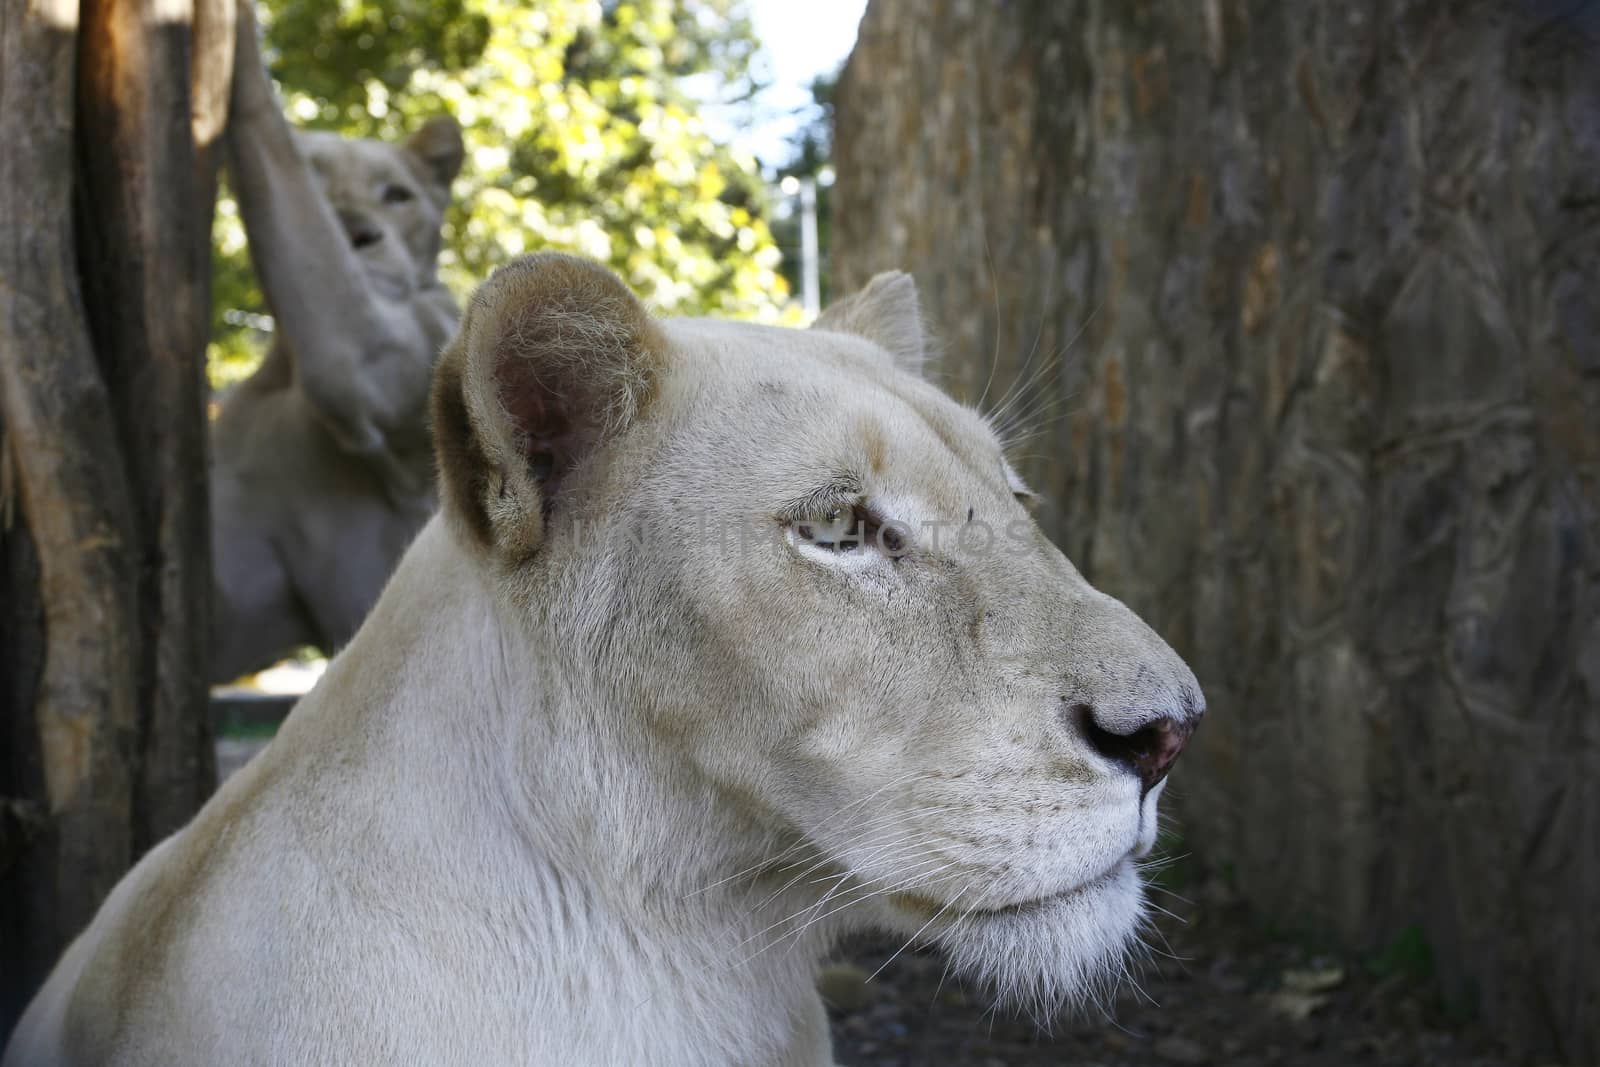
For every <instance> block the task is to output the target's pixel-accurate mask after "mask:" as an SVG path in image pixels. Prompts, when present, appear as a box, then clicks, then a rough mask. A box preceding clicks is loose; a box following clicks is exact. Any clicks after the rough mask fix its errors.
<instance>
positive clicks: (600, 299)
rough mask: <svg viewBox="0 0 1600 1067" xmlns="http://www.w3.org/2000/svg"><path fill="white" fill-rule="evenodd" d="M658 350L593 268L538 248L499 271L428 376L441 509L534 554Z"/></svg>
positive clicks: (494, 541)
mask: <svg viewBox="0 0 1600 1067" xmlns="http://www.w3.org/2000/svg"><path fill="white" fill-rule="evenodd" d="M661 346H662V342H661V341H660V339H659V335H658V332H657V327H656V325H655V323H654V322H653V321H652V320H651V318H650V316H649V314H648V313H647V312H646V311H645V309H644V306H643V305H642V304H640V303H639V301H638V299H637V298H636V297H634V295H633V294H632V293H631V292H629V291H628V289H627V287H626V286H624V285H623V284H622V281H621V280H620V279H619V278H617V276H616V275H614V274H612V273H611V272H610V271H608V270H606V269H605V268H604V267H601V266H599V265H598V264H595V263H591V262H589V261H588V260H584V259H579V258H577V257H575V256H567V255H560V254H557V253H540V254H537V255H532V256H524V257H522V258H521V259H517V260H514V261H512V262H511V263H509V264H507V265H506V266H504V267H501V268H500V269H499V270H497V271H495V273H494V275H493V276H492V277H491V278H490V279H489V280H488V281H487V282H485V283H484V284H483V285H482V286H481V287H479V289H478V291H477V293H476V294H474V296H473V298H472V302H471V304H470V306H469V307H468V309H467V314H466V317H465V319H464V320H463V322H462V324H461V331H460V333H459V334H458V335H457V337H456V339H455V341H454V342H453V343H452V344H451V346H450V348H449V349H448V350H447V351H446V352H445V354H444V356H443V358H442V359H441V360H440V362H439V368H438V371H437V372H436V376H435V380H434V389H433V420H434V446H435V449H436V451H437V453H438V457H439V480H440V487H441V491H442V494H443V497H444V506H445V507H446V508H447V509H448V510H450V511H452V512H454V513H455V515H456V516H457V517H458V518H459V519H460V520H462V521H464V523H465V526H466V528H467V530H468V531H469V532H470V533H471V534H472V535H473V536H474V537H475V538H476V539H478V540H479V541H480V542H482V543H484V544H485V545H486V546H487V547H492V548H495V549H496V550H497V551H500V552H503V553H504V554H506V555H508V556H509V557H511V558H512V559H513V560H515V559H520V558H525V557H526V556H527V555H529V554H531V553H532V552H534V551H535V550H537V549H538V547H539V546H540V545H541V544H542V543H543V541H544V537H545V525H546V521H547V519H548V518H549V516H550V514H551V513H552V511H554V510H556V509H557V507H558V506H559V503H560V496H561V493H562V490H563V488H564V486H565V484H566V479H567V476H568V475H569V474H570V473H571V472H572V470H573V469H574V468H575V467H577V466H578V464H580V463H581V462H582V461H583V460H584V459H585V458H586V457H587V456H589V455H590V454H591V453H593V452H594V451H595V449H596V448H598V447H599V446H600V445H601V444H602V443H603V442H604V441H605V440H607V439H608V438H610V437H613V436H614V435H616V434H617V433H619V432H620V431H621V430H622V429H624V428H625V427H626V426H627V425H628V424H629V423H631V422H632V421H633V420H634V418H636V417H637V415H638V413H639V411H640V409H641V408H642V407H643V406H644V404H645V403H646V402H647V400H648V399H649V396H650V394H651V392H652V391H653V389H654V384H655V380H656V368H657V366H658V360H659V353H660V351H661Z"/></svg>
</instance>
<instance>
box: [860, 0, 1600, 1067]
mask: <svg viewBox="0 0 1600 1067" xmlns="http://www.w3.org/2000/svg"><path fill="white" fill-rule="evenodd" d="M1597 34H1600V14H1597V12H1596V5H1592V4H1591V5H1582V4H1579V5H1571V4H1558V3H1554V2H1548V3H1547V2H1540V0H1528V2H1524V3H1518V4H1487V3H1474V2H1468V0H1450V2H1443V3H1440V2H1435V0H1365V2H1362V3H1356V4H1347V5H1335V4H1323V3H1315V2H1312V0H1204V2H1196V3H1193V4H1152V3H1126V4H1117V3H1107V2H1104V0H1100V2H1090V0H1081V2H1060V0H1019V2H1013V3H1007V4H998V3H988V2H978V0H926V2H925V0H872V2H871V4H870V6H869V8H868V11H867V15H866V18H865V20H864V21H863V24H862V34H861V40H860V43H859V44H858V46H857V48H856V51H855V54H854V55H853V56H852V58H851V61H850V63H849V66H848V68H847V70H846V72H845V75H844V77H843V79H842V82H841V85H840V88H839V91H838V103H837V106H838V128H837V142H836V159H837V165H838V171H839V182H838V185H837V186H836V188H835V201H834V204H835V220H834V226H835V229H834V252H833V254H834V269H835V272H836V277H837V278H838V279H839V281H840V288H841V291H848V290H849V289H851V288H853V287H855V286H859V285H860V284H861V283H862V282H863V281H864V280H865V279H866V278H867V277H868V276H869V275H870V274H871V273H872V272H874V271H876V270H880V269H886V268H889V267H905V268H907V269H911V270H913V271H914V272H915V273H916V276H917V278H918V281H919V283H920V285H921V287H922V290H923V293H924V297H925V300H926V302H927V304H928V305H929V307H930V309H931V310H932V312H933V315H934V318H935V320H936V325H937V327H938V328H939V330H940V332H941V333H942V336H943V339H944V345H945V350H946V354H945V356H944V359H943V361H942V366H941V368H940V369H941V370H942V372H943V374H944V376H945V378H946V379H947V380H948V382H949V384H950V385H951V386H952V388H953V389H954V390H955V391H957V392H958V393H965V394H966V395H967V396H968V397H969V398H970V399H973V400H976V399H978V397H979V396H980V394H982V393H983V392H984V390H985V383H986V382H987V381H988V379H989V377H990V374H991V364H993V365H994V368H995V369H994V383H993V386H992V388H991V389H990V401H989V406H993V403H992V400H993V396H994V394H995V393H1003V392H1004V391H1005V389H1006V387H1007V386H1009V385H1010V384H1011V383H1012V382H1013V381H1015V380H1016V379H1018V378H1019V377H1027V376H1028V375H1036V376H1037V378H1036V381H1035V384H1034V388H1033V389H1032V392H1033V393H1034V394H1035V396H1037V397H1038V398H1040V399H1039V400H1038V401H1036V402H1035V403H1036V404H1037V405H1040V406H1037V407H1036V408H1035V409H1034V412H1033V413H1034V414H1035V415H1037V416H1038V418H1037V419H1036V420H1035V421H1036V422H1038V424H1039V425H1038V435H1037V436H1036V437H1034V438H1033V439H1031V440H1030V441H1028V443H1027V444H1025V445H1021V446H1019V447H1018V449H1017V451H1018V452H1020V453H1021V454H1023V455H1025V456H1027V457H1029V458H1028V460H1027V464H1026V466H1027V470H1028V473H1029V474H1030V475H1031V478H1032V480H1033V481H1035V482H1036V483H1038V484H1039V485H1040V486H1041V487H1042V488H1044V489H1045V490H1046V491H1047V492H1048V493H1049V494H1050V495H1051V496H1052V497H1053V500H1054V506H1053V508H1051V509H1050V510H1049V511H1048V512H1047V513H1046V521H1047V523H1048V524H1049V525H1050V527H1051V529H1052V532H1053V533H1054V535H1055V536H1056V538H1057V541H1058V543H1060V544H1061V545H1062V547H1063V548H1064V549H1065V550H1066V551H1067V552H1068V554H1069V555H1071V556H1072V557H1073V558H1074V559H1075V560H1076V561H1077V562H1078V563H1079V564H1080V566H1082V567H1083V568H1084V569H1085V570H1086V571H1087V572H1088V574H1089V576H1090V577H1091V578H1092V579H1093V580H1094V581H1096V582H1097V583H1098V584H1100V585H1101V586H1102V587H1103V588H1106V589H1107V590H1109V591H1111V592H1113V593H1115V594H1116V595H1118V596H1121V597H1123V598H1124V599H1126V600H1127V601H1128V602H1129V603H1130V604H1131V605H1132V606H1133V607H1135V608H1136V609H1137V610H1139V611H1140V612H1141V613H1143V614H1144V615H1145V616H1146V617H1147V618H1149V619H1150V620H1151V621H1152V623H1153V624H1154V625H1155V626H1156V628H1157V629H1159V630H1160V631H1162V632H1163V633H1164V634H1165V635H1167V636H1168V637H1169V639H1171V640H1172V641H1173V642H1174V644H1175V645H1176V646H1177V647H1178V648H1179V649H1180V651H1182V652H1183V653H1184V654H1185V655H1186V656H1187V657H1188V658H1189V659H1190V661H1191V662H1192V663H1193V665H1194V666H1195V668H1196V671H1197V673H1198V674H1199V676H1200V679H1201V681H1202V683H1203V684H1204V685H1205V688H1206V691H1207V694H1208V696H1209V698H1210V702H1211V706H1212V708H1213V713H1212V715H1211V718H1210V720H1209V721H1208V722H1207V724H1206V726H1205V728H1204V729H1203V730H1202V731H1201V733H1200V735H1199V738H1198V740H1197V742H1196V750H1195V752H1194V753H1193V755H1192V756H1190V757H1186V759H1185V765H1184V766H1182V767H1181V768H1180V773H1179V775H1178V780H1177V782H1176V790H1177V791H1178V792H1179V794H1180V796H1179V800H1180V803H1181V806H1182V818H1183V825H1184V828H1185V833H1186V836H1187V838H1188V839H1189V840H1188V842H1187V847H1192V848H1193V849H1194V850H1196V851H1197V852H1199V853H1200V854H1202V855H1203V856H1206V857H1208V858H1209V859H1210V860H1211V861H1213V863H1214V864H1216V865H1218V866H1219V867H1222V868H1223V869H1226V870H1231V871H1232V872H1233V873H1234V876H1235V877H1236V879H1237V882H1238V885H1239V888H1240V889H1241V890H1242V891H1243V892H1244V893H1245V894H1247V895H1248V896H1249V897H1250V898H1252V899H1253V900H1254V901H1255V902H1256V903H1258V904H1259V905H1260V906H1261V907H1262V908H1263V909H1265V910H1266V911H1268V912H1269V913H1273V914H1275V915H1276V916H1277V918H1278V919H1279V920H1280V921H1282V922H1284V923H1286V924H1288V925H1292V926H1294V927H1296V928H1301V929H1306V930H1310V931H1318V932H1323V933H1334V934H1337V935H1339V936H1341V937H1343V938H1344V939H1345V941H1346V943H1348V944H1350V945H1351V946H1353V947H1358V948H1376V947H1379V946H1382V945H1384V944H1385V943H1387V942H1388V941H1389V940H1390V939H1392V938H1394V937H1396V936H1398V935H1400V934H1402V933H1403V932H1404V931H1406V930H1407V929H1408V928H1412V927H1416V928H1418V929H1420V930H1421V931H1422V932H1423V933H1424V934H1425V936H1426V939H1427V942H1428V944H1429V945H1431V948H1432V952H1433V956H1434V960H1435V963H1436V965H1437V968H1438V970H1439V973H1440V975H1441V977H1442V979H1443V980H1444V982H1445V985H1446V988H1447V990H1448V991H1449V992H1450V994H1451V995H1452V996H1454V997H1456V998H1458V999H1460V1000H1463V1001H1468V1002H1472V1003H1475V1004H1477V1005H1478V1006H1479V1007H1480V1008H1481V1009H1482V1010H1483V1011H1484V1012H1485V1013H1486V1014H1487V1016H1488V1019H1489V1021H1490V1022H1491V1023H1492V1024H1493V1025H1494V1026H1495V1027H1496V1029H1497V1030H1500V1031H1502V1032H1504V1033H1506V1034H1507V1036H1508V1037H1512V1038H1514V1039H1516V1040H1518V1041H1520V1042H1521V1043H1523V1044H1525V1045H1527V1046H1529V1047H1533V1048H1545V1049H1551V1050H1554V1051H1557V1052H1559V1053H1561V1054H1563V1055H1565V1056H1566V1057H1567V1058H1568V1059H1570V1060H1573V1061H1584V1062H1586V1061H1587V1060H1588V1059H1591V1058H1594V1057H1595V1056H1596V1055H1597V1054H1600V969H1597V968H1595V967H1594V965H1593V955H1594V950H1595V947H1596V946H1597V945H1600V918H1597V916H1600V911H1597V910H1596V909H1595V908H1594V906H1593V902H1594V900H1595V899H1597V898H1600V849H1596V847H1595V842H1596V841H1597V840H1600V417H1597V415H1596V412H1600V320H1597V316H1596V302H1595V296H1594V293H1595V279H1596V277H1600V43H1597V39H1596V38H1597ZM1063 350H1064V352H1065V354H1064V355H1063V356H1062V357H1061V358H1060V360H1059V362H1054V363H1052V362H1051V357H1053V356H1054V355H1056V354H1057V353H1061V352H1063Z"/></svg>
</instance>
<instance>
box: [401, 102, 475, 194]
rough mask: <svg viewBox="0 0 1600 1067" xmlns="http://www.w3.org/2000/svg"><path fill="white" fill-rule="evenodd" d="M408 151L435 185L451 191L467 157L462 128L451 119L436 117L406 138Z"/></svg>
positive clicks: (446, 116) (442, 116)
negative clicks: (451, 185) (451, 186)
mask: <svg viewBox="0 0 1600 1067" xmlns="http://www.w3.org/2000/svg"><path fill="white" fill-rule="evenodd" d="M406 151H407V152H410V153H411V154H412V155H413V156H415V157H416V159H417V161H418V162H419V163H421V164H422V169H423V172H424V173H425V174H427V176H428V177H429V178H430V179H431V180H432V181H433V182H435V183H436V184H438V185H440V186H442V187H443V188H444V189H445V190H446V191H448V190H449V188H450V183H451V182H453V181H455V177H456V175H457V174H459V173H461V161H462V160H463V159H465V158H466V154H467V146H466V144H465V142H463V141H462V139H461V124H460V123H459V122H457V121H456V120H455V119H454V118H452V117H450V116H449V115H436V116H434V117H433V118H431V119H429V120H428V121H427V122H424V123H423V124H422V128H421V129H420V130H418V131H417V132H416V133H413V134H412V135H411V136H410V137H407V138H406Z"/></svg>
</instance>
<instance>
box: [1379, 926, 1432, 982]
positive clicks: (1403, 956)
mask: <svg viewBox="0 0 1600 1067" xmlns="http://www.w3.org/2000/svg"><path fill="white" fill-rule="evenodd" d="M1367 969H1368V970H1369V971H1371V972H1372V973H1373V974H1375V975H1377V976H1378V977H1380V978H1383V977H1388V976H1389V975H1392V974H1401V975H1404V976H1405V977H1407V978H1410V979H1411V980H1413V981H1419V982H1420V981H1426V980H1427V979H1430V978H1432V977H1433V946H1432V945H1431V944H1430V943H1429V942H1428V935H1427V934H1425V933H1423V931H1422V927H1420V926H1408V927H1406V928H1405V929H1404V930H1401V931H1400V932H1399V933H1398V934H1396V935H1395V936H1394V937H1393V938H1392V939H1391V940H1390V941H1389V943H1388V944H1387V945H1385V946H1384V947H1383V950H1382V951H1380V952H1378V953H1375V954H1374V955H1373V956H1372V957H1371V958H1370V959H1368V960H1367Z"/></svg>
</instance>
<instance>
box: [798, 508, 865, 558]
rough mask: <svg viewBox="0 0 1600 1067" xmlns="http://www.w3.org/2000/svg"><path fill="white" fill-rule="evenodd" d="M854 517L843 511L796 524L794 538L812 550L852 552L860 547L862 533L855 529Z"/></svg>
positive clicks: (831, 512) (832, 512)
mask: <svg viewBox="0 0 1600 1067" xmlns="http://www.w3.org/2000/svg"><path fill="white" fill-rule="evenodd" d="M854 519H855V515H854V514H853V513H850V512H845V511H830V512H828V514H826V515H823V516H820V517H818V518H816V519H812V520H810V521H807V522H797V523H795V526H794V533H795V536H796V537H798V538H799V539H800V540H802V541H804V542H805V543H806V544H809V545H811V546H812V547H813V548H822V549H827V550H828V551H830V552H852V551H854V550H856V549H858V548H860V547H861V542H862V540H863V538H862V536H861V534H862V531H860V530H858V529H856V528H855V527H856V524H855V523H854V521H853V520H854Z"/></svg>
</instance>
